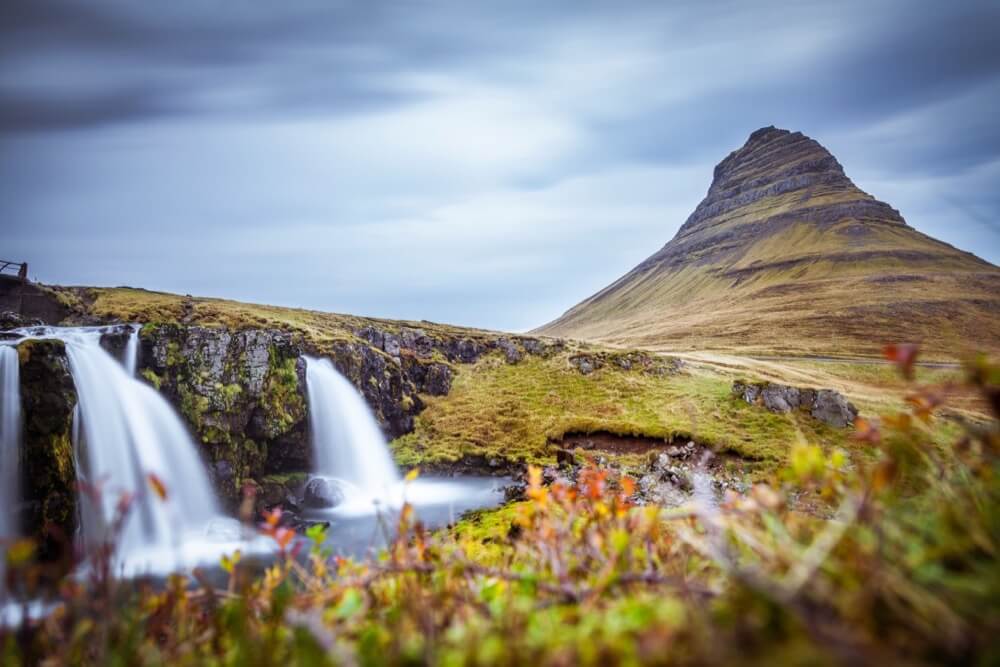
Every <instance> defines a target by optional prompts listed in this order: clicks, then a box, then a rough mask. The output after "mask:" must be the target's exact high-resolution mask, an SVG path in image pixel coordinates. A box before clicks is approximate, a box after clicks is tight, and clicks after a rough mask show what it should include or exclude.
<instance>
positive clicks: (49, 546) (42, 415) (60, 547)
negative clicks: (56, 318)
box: [17, 340, 77, 559]
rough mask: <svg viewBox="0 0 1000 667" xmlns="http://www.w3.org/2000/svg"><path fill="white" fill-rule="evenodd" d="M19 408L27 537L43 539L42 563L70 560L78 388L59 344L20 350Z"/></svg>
mask: <svg viewBox="0 0 1000 667" xmlns="http://www.w3.org/2000/svg"><path fill="white" fill-rule="evenodd" d="M17 349H18V354H19V356H20V380H21V387H20V388H21V407H22V410H23V418H24V431H23V444H22V451H21V490H22V495H23V497H24V499H25V508H24V512H23V513H22V520H23V527H24V529H25V532H26V534H31V535H36V536H40V537H41V538H42V539H41V541H40V549H41V556H42V558H43V559H56V558H59V557H62V556H64V555H66V554H67V553H68V552H67V551H66V550H67V549H70V548H71V547H72V543H73V534H74V532H75V531H76V526H77V499H76V481H77V479H76V464H75V459H74V455H73V441H72V434H73V412H74V408H75V407H76V402H77V396H76V387H75V385H74V384H73V377H72V376H71V375H70V370H69V361H68V360H67V358H66V347H65V345H64V344H63V342H62V341H58V340H29V341H24V342H22V343H21V344H20V345H18V348H17Z"/></svg>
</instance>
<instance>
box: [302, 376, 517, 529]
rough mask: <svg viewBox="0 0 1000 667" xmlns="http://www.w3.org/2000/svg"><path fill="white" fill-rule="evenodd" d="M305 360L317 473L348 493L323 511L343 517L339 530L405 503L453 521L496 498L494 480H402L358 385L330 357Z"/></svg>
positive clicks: (490, 502)
mask: <svg viewBox="0 0 1000 667" xmlns="http://www.w3.org/2000/svg"><path fill="white" fill-rule="evenodd" d="M305 361H306V385H307V386H306V388H307V391H308V394H309V424H310V426H311V428H312V438H313V450H314V452H315V457H316V461H315V465H316V477H319V478H324V479H327V480H329V481H335V482H336V483H337V485H338V486H340V489H341V491H343V493H344V498H343V502H341V503H340V504H336V505H335V506H334V507H332V508H331V509H327V510H323V511H324V512H329V513H332V514H334V515H336V516H337V517H338V518H339V519H340V520H341V522H340V523H338V530H341V531H347V532H350V531H351V530H352V529H351V527H350V524H349V523H348V524H345V523H344V522H343V521H344V517H347V516H351V515H363V514H370V513H371V512H373V511H381V510H393V509H395V508H398V507H400V506H401V505H402V504H403V502H410V503H412V504H413V505H415V506H419V507H420V508H421V509H422V510H423V511H425V512H427V511H430V510H432V508H438V510H439V511H438V514H439V515H440V514H441V513H442V512H444V513H445V514H447V515H449V516H450V519H454V513H455V511H457V510H459V509H471V508H473V507H482V506H484V505H489V504H492V503H494V502H496V499H497V498H498V497H499V496H498V492H497V487H495V486H494V485H490V484H487V485H486V486H483V485H482V484H476V483H474V484H472V485H470V484H469V483H460V482H457V481H455V480H447V481H446V480H440V479H438V480H428V479H417V480H415V481H412V482H404V481H403V480H401V479H400V476H399V472H398V471H397V469H396V465H395V464H394V463H393V461H392V457H391V456H390V455H389V448H388V446H387V445H386V441H385V438H384V437H383V435H382V430H381V429H380V428H379V426H378V422H376V421H375V416H374V415H373V414H372V411H371V409H369V407H368V404H367V403H365V400H364V398H362V396H361V394H360V393H359V392H358V390H357V389H355V388H354V385H352V384H351V383H350V382H349V381H348V380H347V378H345V377H344V376H343V375H341V374H340V373H339V372H337V369H335V368H334V367H333V364H332V363H331V362H330V360H329V359H315V358H309V357H305ZM361 525H362V526H364V525H365V524H363V523H362V524H361ZM361 530H362V532H363V531H364V530H365V529H364V528H361Z"/></svg>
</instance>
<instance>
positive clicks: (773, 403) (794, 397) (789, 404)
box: [760, 384, 799, 412]
mask: <svg viewBox="0 0 1000 667" xmlns="http://www.w3.org/2000/svg"><path fill="white" fill-rule="evenodd" d="M760 398H761V401H763V403H764V407H765V408H767V409H768V410H770V411H771V412H791V411H792V410H794V409H795V408H797V407H799V390H798V389H797V388H796V387H788V386H785V385H783V384H768V385H766V386H765V387H764V388H763V390H762V391H761V392H760Z"/></svg>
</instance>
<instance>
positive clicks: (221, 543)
mask: <svg viewBox="0 0 1000 667" xmlns="http://www.w3.org/2000/svg"><path fill="white" fill-rule="evenodd" d="M135 334H136V331H135V330H133V335H135ZM30 336H31V337H45V338H58V339H60V340H62V341H64V342H65V343H66V353H67V356H68V358H69V365H70V372H71V374H72V376H73V382H74V384H75V385H76V391H77V396H78V403H77V406H76V410H75V412H74V425H73V426H74V428H73V433H74V441H75V442H74V445H75V449H76V466H77V476H78V477H79V479H80V481H82V482H84V483H85V484H86V485H88V486H90V487H96V488H99V489H100V493H99V494H98V495H97V496H96V497H91V496H90V494H87V493H81V494H80V527H81V539H82V541H83V545H84V547H85V548H87V549H90V548H92V547H95V546H98V545H102V544H105V543H107V541H108V540H109V539H112V538H113V539H114V544H115V559H116V562H115V566H116V570H118V569H120V570H124V571H126V572H142V571H151V572H152V571H159V572H163V571H167V570H170V569H175V568H178V567H182V566H185V565H188V564H192V563H196V562H203V561H204V560H205V559H206V558H214V557H217V554H218V553H219V552H220V551H222V550H223V547H225V546H232V543H233V542H236V541H238V540H239V538H240V534H239V533H240V531H239V527H238V524H236V522H235V521H233V520H230V519H226V518H225V517H223V515H222V514H221V513H220V512H219V510H218V506H217V503H216V499H215V495H214V493H213V492H212V489H211V487H210V485H209V481H208V476H207V474H206V472H205V467H204V464H203V463H202V461H201V460H200V458H199V456H198V453H197V450H196V448H195V445H194V443H193V442H192V440H191V438H190V436H189V435H188V433H187V431H186V430H185V427H184V425H183V423H182V422H181V421H180V419H179V418H178V417H177V415H176V414H175V413H174V412H173V410H172V409H171V407H170V405H169V404H168V403H167V402H166V400H165V399H164V398H163V397H162V396H160V394H159V393H158V392H157V391H155V390H154V389H153V388H152V387H150V386H148V385H147V384H145V383H144V382H142V381H140V380H137V379H135V378H134V377H133V375H132V374H131V373H130V372H129V369H127V368H126V366H125V365H127V364H130V359H131V360H132V361H131V363H132V364H134V359H135V356H134V355H133V354H126V356H125V359H124V364H125V365H123V364H121V363H119V362H118V361H116V360H115V359H114V357H112V356H111V355H110V354H108V353H107V352H106V351H105V350H104V349H103V348H102V347H101V346H100V336H101V330H100V329H92V328H80V329H60V328H49V329H45V330H44V331H35V330H33V331H31V332H30ZM132 371H133V372H134V367H133V369H132ZM154 478H155V481H154ZM157 482H162V485H163V487H164V488H165V490H166V498H161V497H160V496H159V494H158V493H156V492H155V490H154V485H155V484H156V483H157ZM125 496H127V497H129V498H130V499H131V501H130V507H129V511H128V512H127V513H126V514H125V518H124V521H123V523H122V525H121V529H120V532H119V533H118V534H117V535H112V534H111V533H110V531H111V529H112V527H113V521H114V519H115V518H116V516H117V515H118V505H119V501H120V500H121V499H122V498H123V497H125ZM88 552H89V551H88Z"/></svg>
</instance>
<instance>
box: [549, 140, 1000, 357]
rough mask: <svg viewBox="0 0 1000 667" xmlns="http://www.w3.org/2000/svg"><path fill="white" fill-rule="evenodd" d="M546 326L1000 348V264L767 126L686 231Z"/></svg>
mask: <svg viewBox="0 0 1000 667" xmlns="http://www.w3.org/2000/svg"><path fill="white" fill-rule="evenodd" d="M537 333H542V334H548V335H555V336H568V337H573V338H582V339H589V340H597V341H602V342H605V343H612V344H621V345H630V346H639V347H647V348H660V349H703V348H708V349H717V350H726V349H739V350H741V351H744V352H761V353H764V352H772V353H795V354H875V353H877V350H878V347H879V345H880V344H881V343H883V342H901V341H918V342H921V343H922V344H923V345H924V347H925V349H926V350H927V352H928V353H930V354H931V355H933V356H938V357H951V356H954V355H956V354H961V353H962V352H963V351H965V350H964V346H965V345H967V344H968V342H972V343H973V344H975V345H977V346H978V347H980V348H986V349H988V350H993V351H995V350H1000V269H998V268H997V267H995V266H993V265H992V264H990V263H989V262H985V261H983V260H981V259H979V258H977V257H975V256H974V255H972V254H969V253H966V252H962V251H960V250H957V249H956V248H954V247H952V246H950V245H948V244H946V243H942V242H940V241H937V240H935V239H933V238H931V237H929V236H926V235H924V234H921V233H920V232H918V231H916V230H915V229H913V228H912V227H910V226H908V225H907V224H906V222H905V221H904V220H903V218H902V216H900V214H899V212H898V211H896V210H895V209H893V208H892V207H891V206H889V205H888V204H885V203H883V202H880V201H878V200H876V199H875V198H874V197H872V196H871V195H869V194H867V193H865V192H863V191H862V190H860V189H859V188H858V187H857V186H855V185H854V183H852V182H851V180H850V179H849V178H848V177H847V176H846V175H845V173H844V170H843V168H842V167H841V165H840V163H839V162H837V160H836V158H835V157H834V156H833V155H831V154H830V153H829V151H827V150H826V149H825V148H823V146H821V145H820V144H819V143H817V142H816V141H814V140H812V139H810V138H809V137H806V136H804V135H802V134H801V133H799V132H794V133H793V132H789V131H787V130H779V129H776V128H774V127H766V128H762V129H760V130H757V131H756V132H754V133H753V134H751V135H750V138H749V139H748V140H747V142H746V144H744V146H743V147H742V148H740V149H739V150H736V151H734V152H733V153H731V154H730V155H729V156H728V157H726V158H725V159H724V160H723V161H722V162H720V163H719V164H718V166H716V168H715V173H714V178H713V181H712V185H711V187H710V188H709V191H708V194H707V195H706V197H705V199H704V200H702V202H701V203H700V204H699V205H698V207H697V208H696V209H695V211H694V212H693V213H692V214H691V216H690V217H689V218H688V219H687V221H686V222H685V223H684V225H683V226H681V228H680V230H678V232H677V235H676V236H675V237H674V238H673V239H672V240H671V241H670V242H669V243H667V245H666V246H664V247H663V248H662V249H661V250H660V251H659V252H657V253H656V254H654V255H652V256H651V257H649V258H648V259H646V260H645V261H644V262H642V263H641V264H639V266H637V267H635V268H634V269H632V271H630V272H629V273H627V274H626V275H624V276H623V277H622V278H620V279H618V280H617V281H616V282H614V283H613V284H611V285H610V286H608V287H607V288H605V289H603V290H601V291H600V292H598V293H597V294H595V295H594V296H592V297H590V298H589V299H586V300H585V301H583V302H582V303H580V304H578V305H577V306H575V307H573V308H572V309H570V310H569V311H567V312H566V313H565V314H564V315H563V316H562V317H560V318H559V319H557V320H555V321H554V322H551V323H549V324H547V325H545V326H543V327H541V328H539V329H538V330H537Z"/></svg>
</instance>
